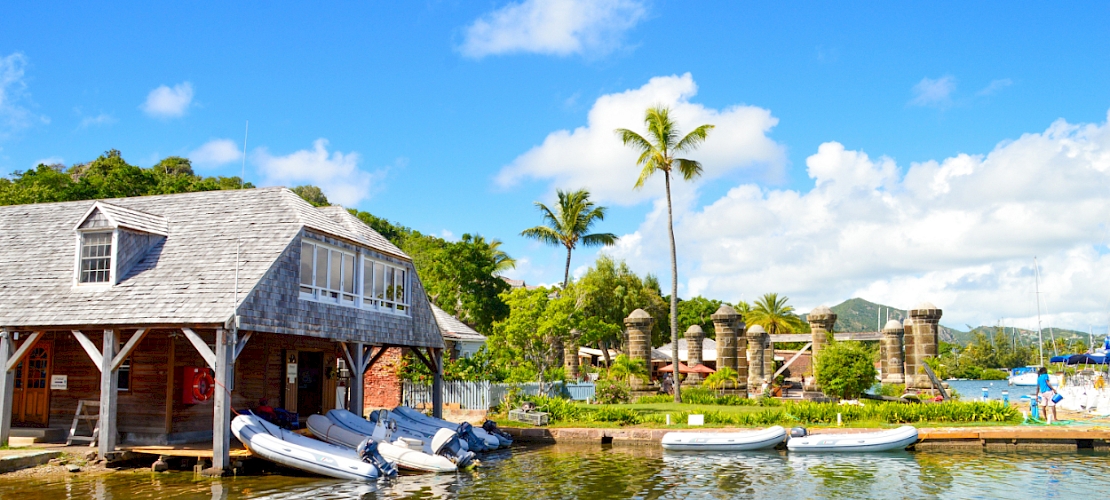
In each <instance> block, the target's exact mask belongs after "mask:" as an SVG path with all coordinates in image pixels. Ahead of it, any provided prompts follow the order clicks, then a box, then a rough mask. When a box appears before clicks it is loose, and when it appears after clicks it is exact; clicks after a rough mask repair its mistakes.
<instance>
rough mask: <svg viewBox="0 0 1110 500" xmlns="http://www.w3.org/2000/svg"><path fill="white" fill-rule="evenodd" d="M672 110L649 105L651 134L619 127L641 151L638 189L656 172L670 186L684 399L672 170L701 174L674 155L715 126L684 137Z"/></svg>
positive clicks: (674, 345)
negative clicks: (672, 200)
mask: <svg viewBox="0 0 1110 500" xmlns="http://www.w3.org/2000/svg"><path fill="white" fill-rule="evenodd" d="M670 111H671V110H670V109H669V108H665V107H661V106H656V107H653V108H648V110H647V113H646V114H645V116H644V125H646V126H647V131H648V137H649V138H650V140H649V139H645V138H644V136H642V135H640V134H637V133H636V132H633V131H631V130H628V129H626V128H619V129H617V130H616V132H617V135H619V136H620V138H621V142H623V143H624V144H625V145H626V146H631V147H632V148H634V149H636V150H637V151H639V152H640V157H639V158H638V159H637V160H636V164H637V165H642V166H643V170H641V171H640V178H639V179H636V184H635V186H634V188H635V189H640V188H642V187H644V182H645V181H647V180H648V178H649V177H651V176H652V175H654V174H655V173H656V172H663V181H664V183H665V184H666V187H667V232H668V234H669V235H670V238H671V358H672V359H673V360H674V363H673V364H674V380H675V390H674V400H675V402H676V403H681V402H682V396H681V394H679V392H680V390H679V387H678V386H679V384H678V380H679V378H678V258H677V257H676V254H675V249H674V215H673V210H672V207H671V172H672V170H673V168H674V167H676V166H677V167H678V172H679V173H681V174H682V178H683V179H685V180H692V179H693V178H695V177H697V176H699V175H701V171H702V169H701V163H698V162H696V161H694V160H689V159H686V158H676V157H675V155H677V154H682V153H687V152H690V151H693V150H695V149H697V147H698V146H699V145H701V143H702V142H705V137H706V136H707V135H709V131H710V130H713V125H702V126H700V127H698V128H695V129H694V130H692V131H690V133H689V134H686V135H685V136H683V137H682V138H681V139H680V138H679V133H678V127H677V126H676V124H675V122H674V121H673V120H671V117H670Z"/></svg>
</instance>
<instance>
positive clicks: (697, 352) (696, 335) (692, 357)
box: [683, 325, 705, 384]
mask: <svg viewBox="0 0 1110 500" xmlns="http://www.w3.org/2000/svg"><path fill="white" fill-rule="evenodd" d="M683 336H684V337H685V338H686V366H689V367H690V368H693V367H694V365H700V364H702V341H703V340H704V339H705V332H704V331H702V329H701V326H699V325H690V328H687V329H686V334H685V335H683ZM701 380H702V376H701V374H700V373H691V374H690V375H688V376H687V377H686V383H687V384H698V383H701Z"/></svg>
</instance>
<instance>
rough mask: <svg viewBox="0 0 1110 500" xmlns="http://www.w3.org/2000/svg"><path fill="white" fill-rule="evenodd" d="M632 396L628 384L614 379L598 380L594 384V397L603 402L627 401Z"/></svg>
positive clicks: (617, 402) (616, 402) (618, 402)
mask: <svg viewBox="0 0 1110 500" xmlns="http://www.w3.org/2000/svg"><path fill="white" fill-rule="evenodd" d="M631 398H632V396H631V394H630V393H629V390H628V386H627V385H625V384H623V383H621V382H617V381H613V380H598V381H597V383H596V384H595V386H594V399H595V400H597V402H598V403H601V404H609V405H612V404H620V403H627V402H628V401H629V400H630V399H631Z"/></svg>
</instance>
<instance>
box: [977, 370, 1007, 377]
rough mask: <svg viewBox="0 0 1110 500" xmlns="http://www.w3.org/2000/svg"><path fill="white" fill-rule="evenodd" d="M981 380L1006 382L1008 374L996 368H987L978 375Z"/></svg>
mask: <svg viewBox="0 0 1110 500" xmlns="http://www.w3.org/2000/svg"><path fill="white" fill-rule="evenodd" d="M979 376H980V378H982V379H983V380H1006V379H1007V378H1009V374H1008V373H1006V372H1005V371H1003V370H999V369H996V368H987V369H985V370H983V372H982V373H981V374H980V375H979Z"/></svg>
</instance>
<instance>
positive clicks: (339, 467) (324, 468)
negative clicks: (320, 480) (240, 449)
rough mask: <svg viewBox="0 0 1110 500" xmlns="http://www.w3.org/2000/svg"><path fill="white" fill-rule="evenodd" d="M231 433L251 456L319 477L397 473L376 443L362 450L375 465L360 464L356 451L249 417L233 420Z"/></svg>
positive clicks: (357, 477) (368, 478) (361, 477)
mask: <svg viewBox="0 0 1110 500" xmlns="http://www.w3.org/2000/svg"><path fill="white" fill-rule="evenodd" d="M231 432H232V433H234V434H235V437H236V438H238V439H239V441H240V442H242V443H243V446H246V447H247V449H248V450H250V452H251V454H252V455H255V456H258V457H261V458H264V459H266V460H269V461H271V462H274V463H277V464H281V465H284V466H286V467H291V468H294V469H299V470H303V471H306V472H312V473H314V474H320V475H322V476H328V477H334V478H338V479H353V480H356V481H376V480H377V479H378V478H379V477H381V476H383V475H390V474H396V473H397V469H396V468H395V467H393V465H392V464H390V463H388V462H387V461H386V460H385V459H384V458H383V457H382V456H381V455H380V454H379V453H378V452H377V451H376V448H377V444H376V443H373V442H371V443H370V444H369V446H368V447H367V446H364V447H363V448H364V450H363V451H364V452H365V453H366V454H367V455H369V457H368V458H370V459H371V462H376V463H371V462H366V461H363V459H362V458H361V457H360V455H359V452H358V451H356V450H352V449H350V448H344V447H341V446H336V445H334V444H328V443H325V442H323V441H318V440H316V439H312V438H310V437H307V436H302V435H300V434H297V433H295V432H292V431H288V430H285V429H282V428H280V427H278V426H276V425H274V424H271V423H269V422H267V421H265V420H263V419H261V418H259V417H257V416H255V415H252V414H243V415H239V416H238V417H235V419H234V420H232V421H231ZM383 470H384V471H385V474H383V472H382V471H383Z"/></svg>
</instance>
